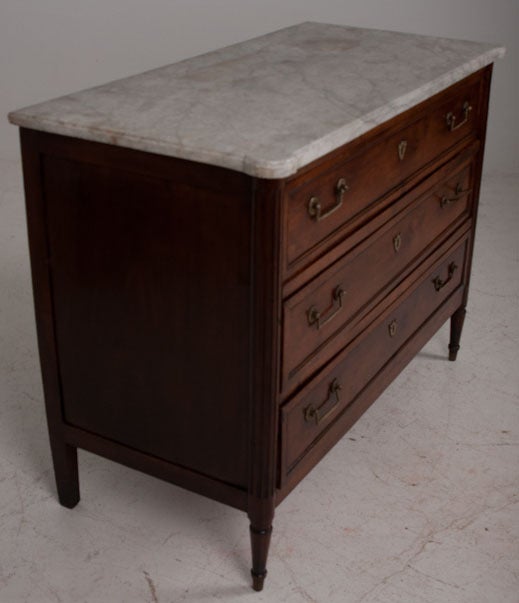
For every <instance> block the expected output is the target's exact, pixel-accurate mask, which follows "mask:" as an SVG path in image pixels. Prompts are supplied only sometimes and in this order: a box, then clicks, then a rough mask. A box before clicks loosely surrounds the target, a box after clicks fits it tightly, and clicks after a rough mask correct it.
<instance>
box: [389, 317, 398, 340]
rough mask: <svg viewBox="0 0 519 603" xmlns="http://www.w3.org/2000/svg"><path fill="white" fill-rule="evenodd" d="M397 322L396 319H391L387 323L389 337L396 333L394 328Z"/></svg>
mask: <svg viewBox="0 0 519 603" xmlns="http://www.w3.org/2000/svg"><path fill="white" fill-rule="evenodd" d="M397 326H398V324H397V322H396V320H392V321H391V322H390V323H389V324H388V325H387V330H388V331H389V336H390V337H394V336H395V335H396V329H397Z"/></svg>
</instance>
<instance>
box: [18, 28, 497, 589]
mask: <svg viewBox="0 0 519 603" xmlns="http://www.w3.org/2000/svg"><path fill="white" fill-rule="evenodd" d="M501 54H502V49H500V48H495V47H491V46H488V45H485V44H477V43H470V42H458V41H455V40H440V39H435V38H425V37H419V36H412V35H405V34H394V33H391V32H380V31H369V30H361V29H355V28H348V27H340V26H329V25H322V24H313V23H306V24H302V25H299V26H295V27H292V28H288V29H286V30H282V31H280V32H275V33H274V34H270V35H268V36H264V37H261V38H257V39H255V40H251V41H249V42H245V43H243V44H238V45H236V46H233V47H229V48H226V49H223V50H221V51H217V52H214V53H209V54H208V55H202V56H200V57H197V58H195V59H192V60H190V61H185V62H182V63H178V64H175V65H172V66H168V67H165V68H162V69H159V70H156V71H152V72H147V73H145V74H142V75H141V76H135V77H134V78H127V79H126V80H121V81H119V82H114V83H112V84H107V85H105V86H101V87H99V88H96V89H93V90H87V91H83V92H80V93H77V94H75V95H70V96H68V97H63V98H61V99H57V100H55V101H49V102H47V103H42V104H41V105H35V106H33V107H29V108H27V109H22V110H20V111H17V112H15V113H13V114H11V115H10V119H11V121H12V122H14V123H16V124H18V125H19V126H21V142H22V157H23V169H24V178H25V187H26V201H27V216H28V228H29V241H30V253H31V262H32V276H33V286H34V295H35V308H36V318H37V327H38V340H39V349H40V358H41V366H42V373H43V382H44V391H45V403H46V410H47V418H48V426H49V433H50V442H51V448H52V454H53V461H54V469H55V474H56V481H57V487H58V494H59V499H60V502H61V503H62V504H63V505H65V506H68V507H73V506H74V505H75V504H76V503H77V502H78V500H79V485H78V466H77V448H84V449H86V450H90V451H92V452H95V453H97V454H100V455H103V456H105V457H107V458H110V459H113V460H115V461H118V462H121V463H124V464H126V465H128V466H130V467H134V468H136V469H139V470H142V471H144V472H146V473H150V474H152V475H155V476H157V477H160V478H163V479H166V480H168V481H171V482H173V483H175V484H178V485H180V486H183V487H185V488H188V489H190V490H193V491H195V492H198V493H200V494H203V495H205V496H209V497H211V498H214V499H216V500H219V501H221V502H224V503H226V504H229V505H232V506H234V507H237V508H239V509H242V510H244V511H246V512H247V513H248V515H249V518H250V524H251V525H250V532H251V541H252V559H253V561H252V576H253V586H254V588H255V589H257V590H260V589H261V588H262V586H263V580H264V578H265V575H266V559H267V552H268V547H269V541H270V535H271V531H272V519H273V515H274V509H275V506H276V505H277V504H278V503H279V502H280V501H281V500H282V499H283V498H284V497H285V496H286V495H287V494H288V493H289V492H290V490H291V489H292V488H293V487H294V486H295V485H296V484H297V483H298V482H299V481H300V480H301V479H302V478H303V477H304V476H305V475H306V474H307V473H308V472H309V471H310V470H311V469H312V468H313V467H314V466H315V465H316V464H317V463H318V461H319V460H320V459H321V458H322V457H323V455H324V454H325V453H326V452H327V451H328V450H329V449H330V448H331V447H332V446H333V445H334V444H335V443H336V442H337V441H338V440H339V439H340V438H341V437H342V436H343V434H344V433H345V432H346V431H347V430H348V428H349V427H350V426H351V425H352V424H353V423H354V422H355V421H356V420H357V419H358V418H359V417H360V416H361V414H362V413H363V412H364V411H365V410H366V409H367V408H368V406H369V405H370V404H371V403H372V402H373V401H374V400H375V399H376V398H377V396H378V395H379V394H380V393H381V392H382V391H383V389H384V388H385V387H386V386H387V385H388V384H389V383H390V382H391V381H392V380H393V379H394V378H395V376H396V375H397V374H398V373H399V372H400V371H401V370H402V369H403V368H404V367H405V365H406V364H407V363H408V362H409V361H410V360H411V359H412V358H413V357H414V355H415V354H416V353H417V352H418V351H419V350H420V349H421V347H422V346H423V345H424V344H425V343H426V342H427V341H428V339H430V337H431V336H432V335H433V334H434V333H435V332H436V331H437V329H438V328H439V327H440V326H441V325H442V324H443V323H444V322H445V321H446V320H448V319H450V321H451V339H450V344H449V352H448V354H449V358H450V360H455V358H456V353H457V351H458V349H459V340H460V334H461V329H462V325H463V318H464V314H465V306H466V302H467V293H468V285H469V278H470V268H471V260H472V249H473V242H474V232H475V225H476V213H477V203H478V193H479V183H480V175H481V166H482V157H483V146H484V139H485V126H486V117H487V107H488V98H489V87H490V77H491V68H492V62H493V60H494V59H495V58H496V57H498V56H500V55H501ZM353 486H354V485H353V484H352V487H353Z"/></svg>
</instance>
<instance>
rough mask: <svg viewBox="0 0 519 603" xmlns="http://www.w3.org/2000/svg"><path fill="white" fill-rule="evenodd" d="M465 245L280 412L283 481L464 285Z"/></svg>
mask: <svg viewBox="0 0 519 603" xmlns="http://www.w3.org/2000/svg"><path fill="white" fill-rule="evenodd" d="M467 247H468V245H467V239H465V240H464V241H463V242H462V243H461V244H459V245H457V246H456V247H455V248H454V249H452V248H451V250H450V251H448V252H446V254H444V255H443V256H442V258H441V259H439V260H438V261H437V262H436V263H435V264H434V266H433V267H432V268H431V269H430V270H428V271H427V272H426V274H425V275H424V277H423V278H422V279H421V280H420V281H419V282H418V283H417V284H416V285H415V286H413V287H412V288H411V289H410V290H408V291H407V292H406V293H405V294H404V298H403V299H402V298H401V299H399V300H397V301H396V302H395V303H394V304H393V305H391V306H390V307H389V308H388V309H387V310H386V311H384V312H383V314H381V315H380V316H379V317H378V318H376V319H375V320H374V321H373V322H372V323H371V324H370V325H369V326H368V327H367V328H366V330H365V331H364V332H363V333H361V334H360V335H359V337H357V339H356V340H354V341H353V342H352V343H351V344H350V345H349V346H348V347H347V348H346V349H345V350H344V351H343V352H342V353H341V354H340V355H339V357H338V358H337V359H336V360H335V361H334V362H333V363H332V365H331V366H329V367H327V368H325V369H324V370H323V371H322V372H321V373H320V374H319V375H318V376H317V377H316V378H315V379H314V380H313V381H312V382H311V383H310V384H309V385H307V386H306V387H305V388H304V389H303V390H302V391H301V392H300V393H299V394H298V395H296V396H295V397H294V398H293V399H292V400H290V401H289V402H288V403H287V404H285V405H284V406H283V407H282V409H281V429H282V434H281V481H283V479H284V477H286V475H288V473H290V471H291V470H292V469H293V468H294V467H295V466H296V465H297V464H298V462H299V461H300V460H301V459H302V458H303V457H304V456H305V454H306V453H307V452H308V450H309V449H310V448H312V447H314V446H315V445H316V444H317V443H318V442H319V440H320V438H321V437H322V436H323V435H324V433H325V432H326V431H327V429H328V428H329V427H330V426H331V425H332V424H333V423H334V422H335V421H336V420H337V419H338V417H339V416H340V415H341V414H342V412H343V411H344V410H345V409H346V408H347V407H348V406H349V405H350V404H351V402H352V401H353V400H354V399H355V398H356V396H358V395H359V393H360V392H361V391H362V390H363V389H364V388H365V387H366V386H367V385H368V384H369V382H370V381H371V380H372V379H373V378H374V377H375V376H376V375H377V374H378V373H379V372H380V371H381V370H382V369H383V367H384V366H385V365H386V364H387V363H388V362H389V361H390V360H391V358H392V357H393V356H394V355H395V354H396V353H397V352H398V350H399V349H400V348H401V347H402V346H403V345H404V344H405V342H406V341H407V340H408V339H409V338H410V337H411V336H412V335H413V333H415V332H416V331H417V330H418V329H419V328H420V326H421V325H422V324H423V323H424V322H425V321H426V320H427V318H428V317H429V316H430V315H431V314H433V313H434V312H435V310H436V309H437V308H439V307H440V306H441V305H442V304H443V303H444V302H445V301H446V300H447V299H448V298H449V297H450V296H451V295H452V294H453V293H454V291H455V290H457V289H458V288H459V287H460V286H461V284H462V283H463V281H464V279H463V273H464V267H465V259H466V257H467Z"/></svg>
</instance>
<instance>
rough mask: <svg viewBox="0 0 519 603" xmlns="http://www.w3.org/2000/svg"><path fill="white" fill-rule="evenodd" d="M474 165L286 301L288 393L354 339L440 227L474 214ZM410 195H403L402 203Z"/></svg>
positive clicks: (429, 193) (412, 205) (445, 228)
mask: <svg viewBox="0 0 519 603" xmlns="http://www.w3.org/2000/svg"><path fill="white" fill-rule="evenodd" d="M472 165H473V164H469V165H465V167H462V168H460V169H459V171H457V172H455V173H454V174H451V176H449V177H447V179H446V180H444V181H442V182H440V183H439V184H437V185H435V186H433V187H432V188H431V189H429V190H428V191H427V192H426V193H425V194H424V195H423V196H421V197H419V198H418V199H415V200H414V201H413V202H411V203H410V204H408V205H407V206H405V208H404V209H403V210H402V211H401V212H400V213H399V214H397V215H396V216H394V217H393V218H392V219H390V220H389V221H388V222H387V223H385V224H384V226H382V227H381V228H379V230H378V231H376V232H375V233H374V234H373V235H371V236H369V237H368V238H367V239H365V240H364V241H363V242H361V243H360V244H359V245H357V246H356V247H355V248H354V249H353V250H352V251H350V252H349V253H348V254H347V255H346V256H344V257H343V258H341V259H340V260H338V261H337V262H336V263H335V264H333V265H332V266H331V267H330V268H328V269H327V270H325V271H324V272H323V273H322V274H321V275H319V276H317V277H316V278H315V279H313V280H312V281H310V283H308V284H307V285H306V286H305V287H304V288H303V289H301V290H300V291H298V292H296V293H295V294H294V295H292V296H291V297H289V298H288V299H287V300H286V301H285V303H284V305H283V362H282V384H281V385H282V386H281V389H282V391H284V392H288V391H289V390H290V388H291V387H292V386H296V385H297V384H298V383H299V382H300V381H301V380H302V379H303V378H305V377H306V376H308V375H309V374H310V372H311V371H312V370H314V369H317V368H318V367H319V366H320V365H322V364H323V363H324V362H326V361H327V360H329V359H330V358H331V357H332V356H333V355H334V354H335V353H336V352H337V351H339V349H341V348H342V347H343V346H344V345H345V344H346V343H347V342H348V341H349V339H350V338H351V330H352V329H351V327H352V326H353V325H354V324H355V322H356V320H355V319H356V318H357V317H360V316H361V315H363V314H364V313H365V312H367V311H369V310H370V309H371V308H372V307H373V306H374V305H375V304H376V303H378V302H379V301H381V299H382V298H383V296H384V295H386V294H387V293H388V292H389V291H390V290H391V289H392V288H394V287H395V286H397V285H398V283H399V281H400V280H401V278H403V277H404V276H405V272H406V269H411V268H412V264H413V263H414V262H415V261H416V260H417V259H419V258H421V257H422V256H423V255H424V252H426V251H427V249H428V248H429V247H431V249H432V247H433V244H434V242H435V240H436V239H438V237H440V236H441V235H442V233H444V232H446V231H448V230H449V227H450V226H451V225H453V224H454V223H456V222H458V220H462V219H464V218H465V217H467V215H468V214H469V212H470V205H471V199H472V195H471V194H470V188H471V182H472V180H473V178H472V172H473V168H472ZM405 202H406V200H405V199H403V200H401V203H402V205H405Z"/></svg>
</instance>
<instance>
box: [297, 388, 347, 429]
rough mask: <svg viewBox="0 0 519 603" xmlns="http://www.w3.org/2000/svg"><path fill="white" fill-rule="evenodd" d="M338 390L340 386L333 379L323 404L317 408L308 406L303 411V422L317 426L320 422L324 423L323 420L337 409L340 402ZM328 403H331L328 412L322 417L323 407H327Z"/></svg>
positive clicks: (311, 405)
mask: <svg viewBox="0 0 519 603" xmlns="http://www.w3.org/2000/svg"><path fill="white" fill-rule="evenodd" d="M340 389H341V386H340V384H339V382H338V381H337V379H334V380H333V381H332V382H331V383H330V386H329V387H328V396H327V398H326V400H325V401H324V402H322V404H320V405H319V406H318V407H317V408H315V406H314V405H313V404H310V406H307V407H306V408H305V409H304V410H303V414H304V417H305V421H306V422H307V423H308V422H310V421H315V424H316V425H319V423H320V422H321V421H324V420H325V419H327V418H328V417H329V416H330V415H331V414H332V412H333V411H334V410H335V409H336V408H337V405H338V404H339V402H340V399H339V391H340ZM334 398H335V400H334ZM330 401H333V404H332V405H331V407H330V408H329V410H328V411H327V412H325V413H324V414H323V415H322V414H321V412H322V411H323V409H324V408H325V406H327V405H328V404H329V402H330Z"/></svg>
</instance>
